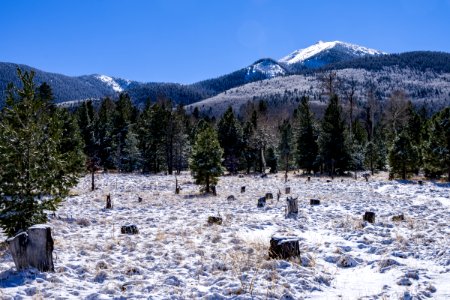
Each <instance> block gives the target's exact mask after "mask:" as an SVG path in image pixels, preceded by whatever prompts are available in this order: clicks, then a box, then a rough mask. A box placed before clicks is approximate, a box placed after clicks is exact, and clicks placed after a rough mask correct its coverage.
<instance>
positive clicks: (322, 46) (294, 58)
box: [279, 41, 386, 65]
mask: <svg viewBox="0 0 450 300" xmlns="http://www.w3.org/2000/svg"><path fill="white" fill-rule="evenodd" d="M338 45H339V46H342V47H344V48H346V49H347V50H348V51H349V52H350V53H352V54H354V55H355V56H365V55H380V54H386V53H385V52H382V51H378V50H375V49H370V48H366V47H363V46H358V45H354V44H350V43H345V42H340V41H333V42H323V41H319V42H317V43H316V44H314V45H312V46H309V47H307V48H304V49H299V50H296V51H294V52H292V53H291V54H289V55H287V56H285V57H283V58H281V59H280V60H279V62H281V63H286V64H288V65H290V64H295V63H298V62H303V61H305V60H307V59H309V58H311V57H313V56H315V55H317V54H319V53H321V52H323V51H326V50H329V49H332V48H334V47H336V46H338Z"/></svg>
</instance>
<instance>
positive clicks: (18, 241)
mask: <svg viewBox="0 0 450 300" xmlns="http://www.w3.org/2000/svg"><path fill="white" fill-rule="evenodd" d="M7 243H8V246H9V251H11V254H12V257H13V260H14V264H15V265H16V268H17V270H23V269H26V268H29V267H33V268H36V269H38V270H39V271H41V272H48V271H52V272H53V271H54V270H55V268H54V266H53V257H52V253H53V238H52V231H51V228H50V226H48V225H34V226H31V227H30V228H28V229H27V231H26V232H21V233H19V234H17V235H16V236H14V237H12V238H9V239H8V240H7Z"/></svg>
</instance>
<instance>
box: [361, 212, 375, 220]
mask: <svg viewBox="0 0 450 300" xmlns="http://www.w3.org/2000/svg"><path fill="white" fill-rule="evenodd" d="M363 220H364V221H367V222H369V223H375V213H374V212H371V211H366V213H365V214H364V216H363Z"/></svg>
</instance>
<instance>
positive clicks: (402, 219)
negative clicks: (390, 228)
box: [392, 214, 405, 222]
mask: <svg viewBox="0 0 450 300" xmlns="http://www.w3.org/2000/svg"><path fill="white" fill-rule="evenodd" d="M404 220H405V216H404V215H403V214H400V215H397V216H392V221H394V222H400V221H404Z"/></svg>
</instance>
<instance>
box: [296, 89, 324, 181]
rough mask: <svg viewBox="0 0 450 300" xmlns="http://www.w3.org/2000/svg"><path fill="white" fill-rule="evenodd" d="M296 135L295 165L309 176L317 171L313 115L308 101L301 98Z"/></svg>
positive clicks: (316, 148)
mask: <svg viewBox="0 0 450 300" xmlns="http://www.w3.org/2000/svg"><path fill="white" fill-rule="evenodd" d="M297 116H298V134H297V153H296V154H297V158H296V160H297V165H298V166H299V168H302V169H306V172H307V173H308V174H309V173H311V171H314V170H316V169H317V162H316V159H317V154H318V150H319V149H318V146H317V135H316V134H315V130H314V123H313V122H314V121H313V118H314V117H313V114H312V112H311V111H310V108H309V99H308V98H307V97H302V99H301V102H300V105H299V107H298V110H297Z"/></svg>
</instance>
